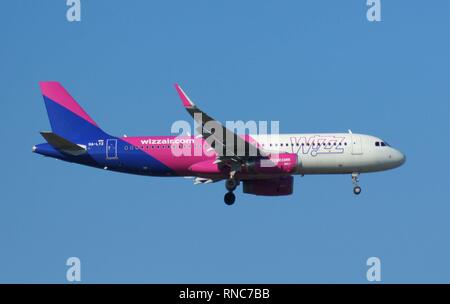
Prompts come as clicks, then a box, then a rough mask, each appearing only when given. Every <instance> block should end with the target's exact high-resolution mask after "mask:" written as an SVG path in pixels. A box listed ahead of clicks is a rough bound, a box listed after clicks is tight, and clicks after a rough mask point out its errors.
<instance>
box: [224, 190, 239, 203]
mask: <svg viewBox="0 0 450 304" xmlns="http://www.w3.org/2000/svg"><path fill="white" fill-rule="evenodd" d="M223 200H224V202H225V204H227V205H228V206H230V205H233V204H234V201H235V200H236V196H235V195H234V193H233V192H227V193H226V194H225V196H224V197H223Z"/></svg>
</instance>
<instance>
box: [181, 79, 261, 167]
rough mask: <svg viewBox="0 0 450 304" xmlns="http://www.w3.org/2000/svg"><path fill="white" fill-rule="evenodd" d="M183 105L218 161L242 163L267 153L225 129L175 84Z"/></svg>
mask: <svg viewBox="0 0 450 304" xmlns="http://www.w3.org/2000/svg"><path fill="white" fill-rule="evenodd" d="M175 88H176V90H177V92H178V94H179V95H180V98H181V101H182V102H183V106H184V107H185V109H186V110H187V112H188V113H189V114H190V115H191V116H192V117H193V118H194V120H195V121H196V122H197V124H198V126H199V127H198V129H197V130H196V131H197V132H198V133H199V134H200V135H201V136H202V137H203V138H204V139H205V140H206V141H207V142H208V143H209V144H210V145H211V147H212V148H213V149H214V150H215V151H216V153H217V154H218V159H219V160H218V162H230V161H231V162H235V163H242V162H244V161H245V160H247V159H250V158H255V157H261V156H266V155H267V154H268V153H267V152H265V151H263V150H262V149H261V147H257V146H256V145H255V144H254V143H250V142H249V141H248V140H246V139H245V138H243V137H241V136H240V135H238V134H236V133H235V132H232V131H230V130H229V129H227V128H226V127H225V126H224V125H223V124H221V123H220V122H219V121H217V120H215V119H213V118H212V117H211V116H209V115H208V114H206V113H205V112H203V111H202V110H200V109H199V108H198V107H197V106H196V105H195V104H194V103H193V102H192V101H191V100H190V98H189V97H188V96H187V95H186V93H185V92H184V91H183V89H182V88H181V87H180V86H179V85H178V84H175Z"/></svg>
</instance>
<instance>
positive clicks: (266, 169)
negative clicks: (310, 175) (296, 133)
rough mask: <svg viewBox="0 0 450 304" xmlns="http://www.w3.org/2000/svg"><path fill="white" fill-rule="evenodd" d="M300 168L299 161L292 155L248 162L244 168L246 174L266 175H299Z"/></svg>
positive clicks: (277, 155)
mask: <svg viewBox="0 0 450 304" xmlns="http://www.w3.org/2000/svg"><path fill="white" fill-rule="evenodd" d="M300 167H301V161H300V159H299V158H298V155H297V154H294V153H281V154H272V155H270V157H269V158H267V159H257V160H254V161H249V162H247V163H246V164H245V166H244V168H245V172H247V173H268V174H274V173H281V174H295V173H299V171H300Z"/></svg>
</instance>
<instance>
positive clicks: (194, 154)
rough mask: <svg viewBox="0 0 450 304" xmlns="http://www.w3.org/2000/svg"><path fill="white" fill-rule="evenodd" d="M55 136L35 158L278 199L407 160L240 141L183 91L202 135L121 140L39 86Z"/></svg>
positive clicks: (356, 145) (272, 139)
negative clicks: (313, 180)
mask: <svg viewBox="0 0 450 304" xmlns="http://www.w3.org/2000/svg"><path fill="white" fill-rule="evenodd" d="M40 87H41V91H42V94H43V97H44V102H45V106H46V109H47V113H48V117H49V120H50V125H51V129H52V131H48V132H41V135H42V136H43V137H44V139H45V140H46V141H47V142H46V143H42V144H38V145H35V146H33V152H35V153H38V154H41V155H44V156H48V157H53V158H57V159H60V160H64V161H68V162H73V163H78V164H83V165H87V166H91V167H96V168H101V169H106V170H111V171H117V172H123V173H130V174H138V175H147V176H185V177H192V178H193V180H194V184H208V183H213V182H218V181H222V180H224V181H225V187H226V189H227V192H226V194H225V197H224V201H225V203H226V204H228V205H231V204H233V203H234V201H235V195H234V190H235V189H236V188H237V187H238V186H239V185H240V184H241V183H242V185H243V192H244V193H249V194H254V195H264V196H280V195H289V194H292V193H293V185H294V184H293V183H294V178H293V175H306V174H350V175H351V177H352V181H353V184H354V188H353V191H354V193H355V194H359V193H360V192H361V187H360V186H359V184H358V177H359V174H360V173H367V172H375V171H383V170H388V169H392V168H396V167H398V166H400V165H402V164H403V163H404V162H405V156H404V155H403V154H402V153H401V152H400V151H398V150H396V149H394V148H392V147H391V146H390V145H389V144H387V143H386V142H385V141H383V140H381V139H380V138H377V137H374V136H370V135H363V134H354V133H352V132H351V131H350V132H348V133H313V134H262V135H261V134H259V135H258V134H251V135H240V134H239V133H237V132H234V131H231V130H229V129H228V128H226V127H225V126H224V125H223V124H221V123H220V122H218V121H216V120H214V119H213V118H211V117H210V116H208V114H206V113H205V112H203V111H202V110H200V109H199V108H198V107H197V106H196V105H195V104H194V103H193V102H192V101H191V99H190V98H189V97H188V96H187V95H186V93H185V92H184V91H183V89H182V88H181V87H180V86H179V85H175V88H176V91H177V92H178V95H179V96H180V99H181V101H182V104H183V106H184V107H185V109H186V110H187V112H188V113H189V114H190V115H191V116H192V117H193V118H194V120H195V122H196V123H197V124H198V125H199V126H200V127H199V129H198V131H199V133H198V134H197V135H189V136H139V137H131V136H130V137H127V136H123V137H117V136H113V135H110V134H108V133H106V132H105V131H103V130H102V129H101V128H100V127H99V126H98V124H97V123H96V122H95V121H94V120H93V119H92V118H91V117H90V116H89V115H88V114H87V113H86V112H85V111H84V110H83V109H82V108H81V106H80V105H79V104H78V103H77V102H76V101H75V99H74V98H73V97H72V96H71V95H70V94H69V93H68V92H67V91H66V90H65V89H64V88H63V87H62V86H61V84H59V83H58V82H53V81H50V82H41V83H40Z"/></svg>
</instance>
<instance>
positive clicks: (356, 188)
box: [352, 172, 361, 195]
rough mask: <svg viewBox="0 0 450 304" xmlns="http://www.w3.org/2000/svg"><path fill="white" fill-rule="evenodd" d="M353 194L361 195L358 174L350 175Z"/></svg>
mask: <svg viewBox="0 0 450 304" xmlns="http://www.w3.org/2000/svg"><path fill="white" fill-rule="evenodd" d="M352 183H353V193H354V194H356V195H359V194H360V193H361V187H360V186H359V173H358V172H355V173H352Z"/></svg>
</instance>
